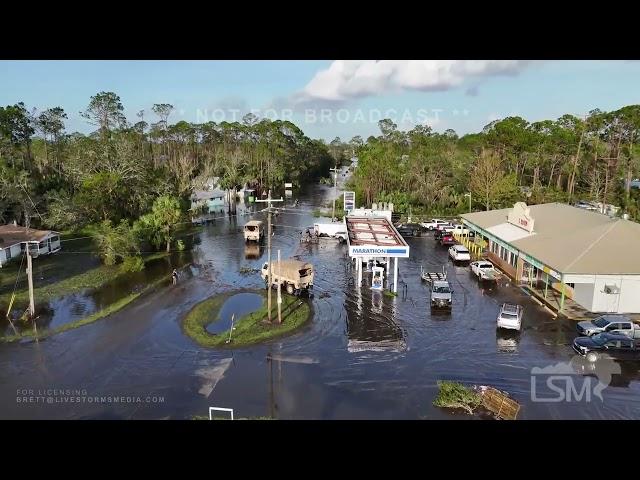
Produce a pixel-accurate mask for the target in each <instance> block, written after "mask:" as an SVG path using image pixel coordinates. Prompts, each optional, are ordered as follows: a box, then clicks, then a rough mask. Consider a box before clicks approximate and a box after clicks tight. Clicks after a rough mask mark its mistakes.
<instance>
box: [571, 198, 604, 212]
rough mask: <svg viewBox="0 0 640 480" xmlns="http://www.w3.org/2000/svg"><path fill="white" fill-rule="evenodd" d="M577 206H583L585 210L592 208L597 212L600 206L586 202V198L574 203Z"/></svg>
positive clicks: (591, 209)
mask: <svg viewBox="0 0 640 480" xmlns="http://www.w3.org/2000/svg"><path fill="white" fill-rule="evenodd" d="M574 206H575V207H578V208H582V209H584V210H590V211H592V212H595V211H597V210H598V207H597V206H596V205H594V204H593V203H591V202H586V201H584V200H580V201H578V202H576V203H575V204H574Z"/></svg>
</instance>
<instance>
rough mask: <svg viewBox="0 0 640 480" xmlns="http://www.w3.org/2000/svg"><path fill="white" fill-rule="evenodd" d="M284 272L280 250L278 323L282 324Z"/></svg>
mask: <svg viewBox="0 0 640 480" xmlns="http://www.w3.org/2000/svg"><path fill="white" fill-rule="evenodd" d="M281 274H282V270H280V249H278V323H279V324H280V323H282V291H281V290H282V276H281Z"/></svg>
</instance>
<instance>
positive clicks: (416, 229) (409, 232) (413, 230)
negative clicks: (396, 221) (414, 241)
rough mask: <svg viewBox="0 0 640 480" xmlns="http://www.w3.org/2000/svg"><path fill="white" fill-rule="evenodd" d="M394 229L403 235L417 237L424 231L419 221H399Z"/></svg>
mask: <svg viewBox="0 0 640 480" xmlns="http://www.w3.org/2000/svg"><path fill="white" fill-rule="evenodd" d="M396 229H397V230H398V233H400V235H402V236H403V237H419V236H420V235H422V232H423V231H424V228H422V225H420V224H419V223H401V224H400V225H398V226H396Z"/></svg>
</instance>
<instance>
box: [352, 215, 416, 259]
mask: <svg viewBox="0 0 640 480" xmlns="http://www.w3.org/2000/svg"><path fill="white" fill-rule="evenodd" d="M345 223H346V226H347V245H348V246H349V256H350V257H390V258H408V257H409V245H407V242H405V241H404V238H402V235H400V233H398V230H396V228H395V227H394V226H393V224H392V223H391V222H389V220H387V219H386V218H385V217H349V216H347V217H345Z"/></svg>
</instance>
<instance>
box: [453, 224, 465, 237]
mask: <svg viewBox="0 0 640 480" xmlns="http://www.w3.org/2000/svg"><path fill="white" fill-rule="evenodd" d="M451 233H457V234H458V235H469V229H468V228H467V227H465V226H464V225H454V226H453V229H451Z"/></svg>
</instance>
